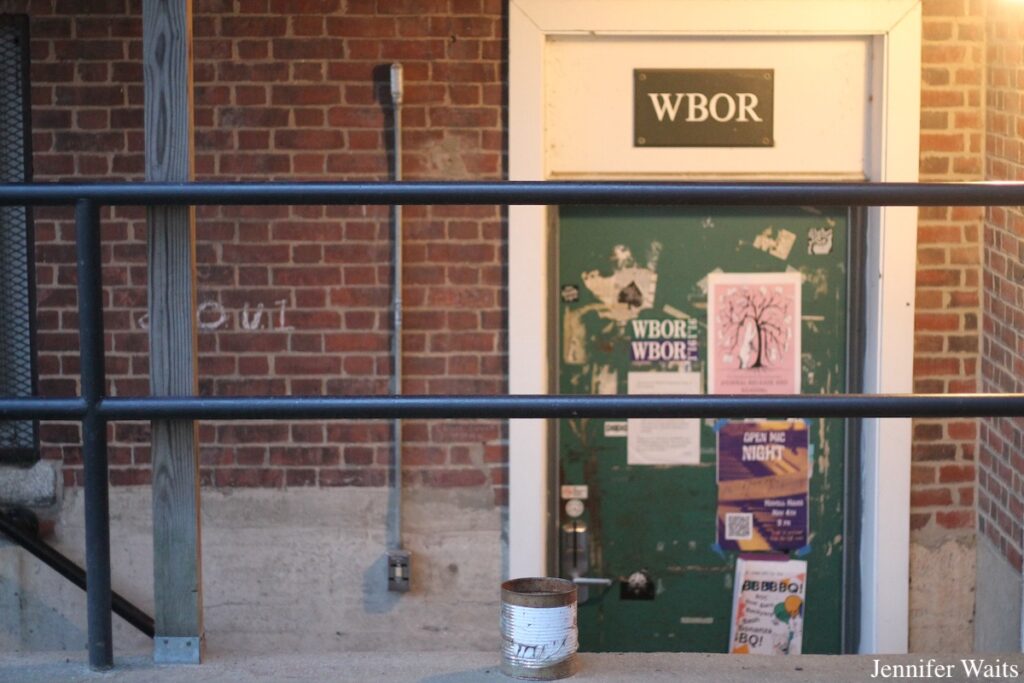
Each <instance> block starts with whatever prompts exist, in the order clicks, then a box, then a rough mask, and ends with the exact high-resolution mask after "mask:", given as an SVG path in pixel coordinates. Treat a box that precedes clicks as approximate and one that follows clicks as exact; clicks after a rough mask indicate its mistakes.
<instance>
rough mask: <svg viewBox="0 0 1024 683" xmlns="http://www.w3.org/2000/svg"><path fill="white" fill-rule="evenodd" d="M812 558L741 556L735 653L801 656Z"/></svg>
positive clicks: (731, 644) (731, 636) (732, 625)
mask: <svg viewBox="0 0 1024 683" xmlns="http://www.w3.org/2000/svg"><path fill="white" fill-rule="evenodd" d="M806 595H807V562H805V561H804V560H791V559H789V558H788V557H787V556H785V555H779V556H764V555H759V556H750V557H746V556H742V555H741V556H740V557H739V558H737V560H736V580H735V583H734V584H733V599H732V620H731V621H730V627H729V652H731V653H733V654H750V655H798V654H800V651H801V647H802V644H803V633H804V600H805V597H806Z"/></svg>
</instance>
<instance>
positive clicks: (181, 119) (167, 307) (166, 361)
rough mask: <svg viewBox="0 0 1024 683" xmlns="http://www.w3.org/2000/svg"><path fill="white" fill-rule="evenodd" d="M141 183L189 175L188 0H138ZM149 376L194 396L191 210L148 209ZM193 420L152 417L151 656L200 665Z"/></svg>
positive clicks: (163, 392) (171, 391) (162, 390)
mask: <svg viewBox="0 0 1024 683" xmlns="http://www.w3.org/2000/svg"><path fill="white" fill-rule="evenodd" d="M142 27H143V28H142V31H143V32H142V46H143V70H144V74H145V122H146V180H147V181H151V182H187V181H190V180H192V179H193V177H194V168H193V153H192V147H193V142H192V141H193V123H192V1H191V0H143V5H142ZM147 221H148V225H149V249H148V253H149V354H150V361H149V377H150V384H151V391H152V393H153V395H155V396H187V395H194V394H195V393H196V389H197V378H196V374H197V373H196V330H195V310H196V308H195V297H196V273H195V210H194V209H193V208H192V207H171V206H151V207H149V208H148V210H147ZM197 441H198V439H197V432H196V423H195V422H194V421H192V420H154V421H153V423H152V455H153V575H154V576H153V578H154V591H155V596H156V614H155V616H154V621H155V627H156V635H155V637H154V640H153V659H154V660H155V661H156V662H177V663H196V664H198V663H199V661H200V659H201V656H202V648H203V638H204V633H203V590H202V571H201V566H202V565H201V560H200V548H201V544H200V526H199V525H200V522H199V476H198V473H199V453H198V448H197Z"/></svg>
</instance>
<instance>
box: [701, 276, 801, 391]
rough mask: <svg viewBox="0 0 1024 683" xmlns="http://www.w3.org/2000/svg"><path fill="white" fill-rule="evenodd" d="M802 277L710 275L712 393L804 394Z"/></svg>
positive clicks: (709, 351) (709, 349) (709, 329)
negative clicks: (802, 378) (801, 316)
mask: <svg viewBox="0 0 1024 683" xmlns="http://www.w3.org/2000/svg"><path fill="white" fill-rule="evenodd" d="M801 278H802V276H801V274H800V273H799V272H786V273H722V272H717V273H709V274H708V280H707V283H708V393H709V394H799V393H800V285H801Z"/></svg>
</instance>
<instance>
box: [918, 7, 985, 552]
mask: <svg viewBox="0 0 1024 683" xmlns="http://www.w3.org/2000/svg"><path fill="white" fill-rule="evenodd" d="M923 14H924V18H923V22H922V55H921V57H922V70H921V164H920V177H921V180H922V181H926V182H942V181H973V180H981V179H982V178H983V173H984V168H983V166H984V149H983V137H984V133H985V116H984V73H985V70H984V61H985V48H984V39H985V5H984V2H978V0H925V2H924V4H923ZM982 215H983V209H980V208H972V207H922V208H921V209H920V214H919V216H920V219H919V224H918V233H917V240H918V248H917V288H916V298H917V310H916V318H915V337H914V390H915V391H917V392H927V393H945V392H973V391H977V390H978V388H977V387H978V382H977V376H978V346H979V329H978V328H979V323H978V320H979V313H980V302H979V295H978V284H979V280H980V270H981V266H980V261H981V250H980V235H981V224H982ZM976 441H977V425H976V421H975V420H963V419H959V420H952V419H949V420H934V419H929V420H915V421H914V445H913V466H912V467H913V470H912V489H911V518H910V519H911V528H912V530H913V531H914V533H915V534H920V533H925V534H929V533H938V534H945V533H949V531H947V530H962V531H963V532H965V533H969V532H971V531H973V529H974V480H975V471H974V462H975V447H976Z"/></svg>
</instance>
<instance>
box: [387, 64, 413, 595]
mask: <svg viewBox="0 0 1024 683" xmlns="http://www.w3.org/2000/svg"><path fill="white" fill-rule="evenodd" d="M403 89H404V88H403V82H402V65H401V64H392V65H391V104H392V106H393V109H394V126H393V131H394V158H395V173H394V175H395V181H396V182H401V181H402V94H403ZM392 212H393V216H394V217H393V220H392V239H391V248H392V255H391V314H392V319H391V326H392V327H391V393H392V394H394V395H395V396H401V395H402V242H403V232H402V205H401V204H395V205H394V206H393V207H392ZM391 453H392V457H391V463H392V478H391V486H392V492H391V500H392V501H393V502H392V506H391V507H392V509H391V514H390V517H391V533H390V537H391V538H390V539H389V541H390V546H391V547H390V548H389V550H388V577H387V578H388V590H393V591H400V592H404V591H407V590H409V560H410V557H409V553H408V552H406V551H405V550H403V548H402V418H401V417H396V418H395V419H394V420H392V422H391Z"/></svg>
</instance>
